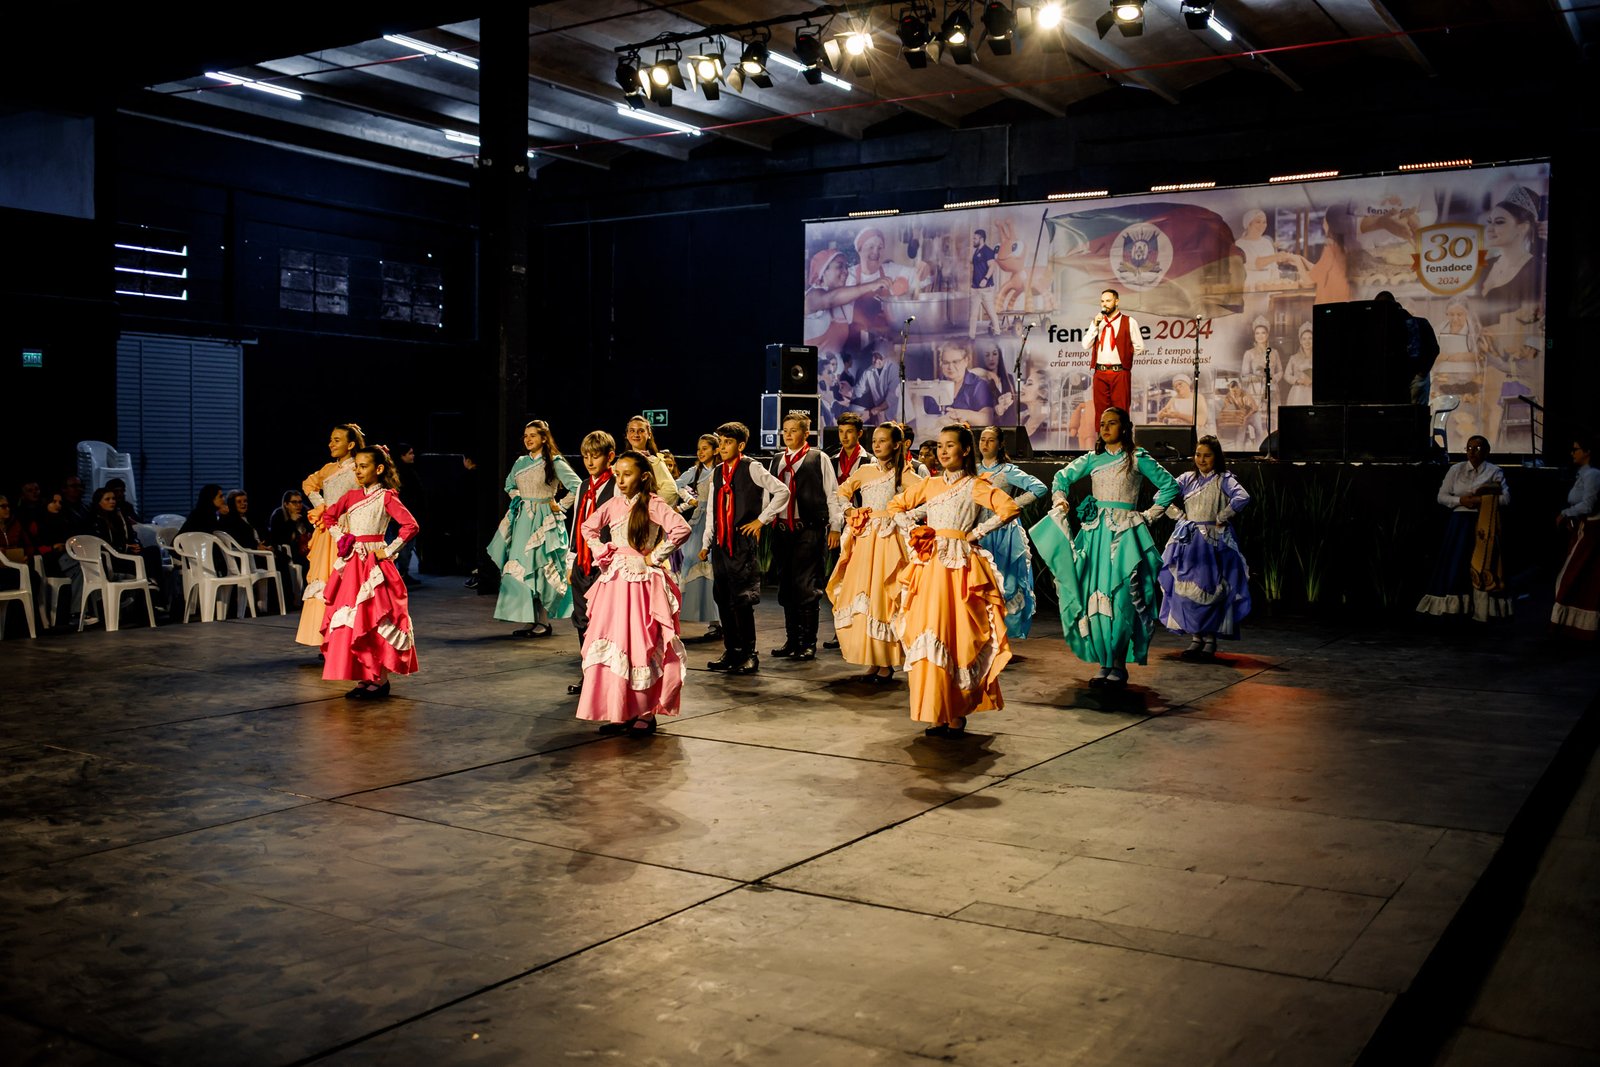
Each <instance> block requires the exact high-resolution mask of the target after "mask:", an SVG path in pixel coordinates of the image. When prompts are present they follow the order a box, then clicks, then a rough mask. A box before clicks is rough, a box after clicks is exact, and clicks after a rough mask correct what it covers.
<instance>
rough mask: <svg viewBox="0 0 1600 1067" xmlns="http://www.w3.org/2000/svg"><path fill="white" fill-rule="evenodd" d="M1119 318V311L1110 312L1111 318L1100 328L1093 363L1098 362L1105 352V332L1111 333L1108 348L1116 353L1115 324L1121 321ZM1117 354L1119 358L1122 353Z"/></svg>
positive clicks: (1120, 315) (1120, 316) (1120, 314)
mask: <svg viewBox="0 0 1600 1067" xmlns="http://www.w3.org/2000/svg"><path fill="white" fill-rule="evenodd" d="M1121 318H1122V312H1121V311H1114V312H1112V314H1111V317H1110V318H1109V319H1107V320H1106V324H1105V325H1104V326H1102V327H1100V342H1099V344H1097V345H1096V346H1095V352H1094V354H1095V361H1096V362H1099V359H1100V356H1101V355H1103V354H1104V352H1105V350H1106V331H1107V330H1110V331H1111V346H1110V347H1111V349H1112V350H1113V351H1116V348H1117V323H1118V322H1119V321H1120V320H1121ZM1117 354H1118V356H1120V355H1121V354H1122V353H1120V352H1118V353H1117Z"/></svg>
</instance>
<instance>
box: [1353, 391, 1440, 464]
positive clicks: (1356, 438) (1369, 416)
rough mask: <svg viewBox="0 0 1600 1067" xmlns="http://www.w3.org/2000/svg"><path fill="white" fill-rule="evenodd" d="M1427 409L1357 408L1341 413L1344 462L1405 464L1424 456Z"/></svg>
mask: <svg viewBox="0 0 1600 1067" xmlns="http://www.w3.org/2000/svg"><path fill="white" fill-rule="evenodd" d="M1428 421H1429V419H1428V409H1427V408H1426V407H1424V406H1422V405H1420V404H1358V405H1353V406H1351V407H1349V408H1347V409H1346V411H1345V423H1344V442H1345V444H1344V458H1345V459H1351V460H1362V461H1377V462H1385V461H1387V462H1391V463H1405V462H1411V461H1414V460H1420V459H1424V458H1426V457H1427V454H1428V431H1429V427H1428Z"/></svg>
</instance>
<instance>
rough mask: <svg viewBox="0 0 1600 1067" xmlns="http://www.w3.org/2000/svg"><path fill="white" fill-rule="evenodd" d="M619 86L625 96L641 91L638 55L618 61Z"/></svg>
mask: <svg viewBox="0 0 1600 1067" xmlns="http://www.w3.org/2000/svg"><path fill="white" fill-rule="evenodd" d="M617 85H618V86H619V87H621V89H622V92H623V94H624V95H627V94H628V93H636V92H638V91H639V56H638V53H634V54H632V55H628V56H624V57H623V58H622V59H619V60H617Z"/></svg>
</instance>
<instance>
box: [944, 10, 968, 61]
mask: <svg viewBox="0 0 1600 1067" xmlns="http://www.w3.org/2000/svg"><path fill="white" fill-rule="evenodd" d="M939 38H940V40H942V41H943V42H944V45H945V47H946V48H948V49H949V50H950V58H951V59H953V60H955V61H956V63H957V64H961V65H965V64H967V63H971V62H972V18H971V16H969V15H968V14H967V9H966V8H965V7H964V6H963V7H958V8H956V9H955V10H954V11H952V12H950V14H949V15H947V16H946V17H945V20H944V29H943V30H942V31H941V32H940V34H939Z"/></svg>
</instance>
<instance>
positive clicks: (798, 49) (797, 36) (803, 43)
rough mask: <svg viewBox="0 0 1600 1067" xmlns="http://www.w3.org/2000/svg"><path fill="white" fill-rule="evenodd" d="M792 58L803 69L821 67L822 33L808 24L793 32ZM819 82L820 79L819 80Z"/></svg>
mask: <svg viewBox="0 0 1600 1067" xmlns="http://www.w3.org/2000/svg"><path fill="white" fill-rule="evenodd" d="M794 57H795V58H796V59H798V60H799V61H800V65H801V66H804V67H817V68H818V69H820V68H821V67H822V57H823V48H822V31H820V30H818V29H817V28H816V27H815V26H813V25H811V24H810V23H809V22H808V23H806V24H805V25H804V26H801V27H800V28H799V29H797V30H795V31H794ZM819 80H820V79H819Z"/></svg>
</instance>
